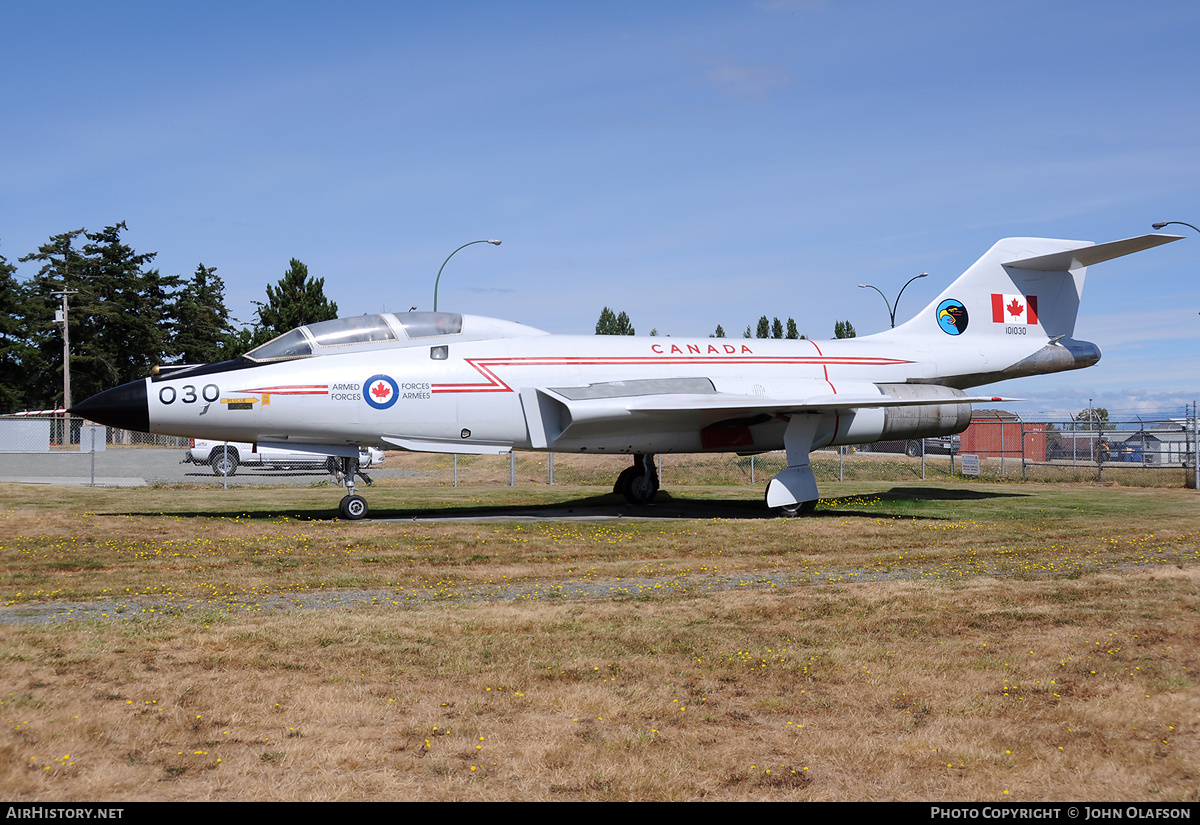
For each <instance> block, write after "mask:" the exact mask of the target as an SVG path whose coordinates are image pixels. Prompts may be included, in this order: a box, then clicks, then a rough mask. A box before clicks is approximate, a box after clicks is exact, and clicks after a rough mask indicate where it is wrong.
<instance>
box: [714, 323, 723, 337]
mask: <svg viewBox="0 0 1200 825" xmlns="http://www.w3.org/2000/svg"><path fill="white" fill-rule="evenodd" d="M710 337H712V338H724V337H725V328H724V327H722V326H721V325H720V324H717V331H716V332H714V333H713V334H712V335H711V336H710Z"/></svg>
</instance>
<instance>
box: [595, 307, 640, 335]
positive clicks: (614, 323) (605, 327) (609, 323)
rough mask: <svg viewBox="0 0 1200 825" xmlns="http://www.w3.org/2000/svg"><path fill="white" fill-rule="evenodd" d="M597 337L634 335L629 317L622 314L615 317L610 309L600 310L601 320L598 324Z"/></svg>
mask: <svg viewBox="0 0 1200 825" xmlns="http://www.w3.org/2000/svg"><path fill="white" fill-rule="evenodd" d="M596 334H597V335H633V326H632V325H631V324H630V323H629V316H628V315H626V314H625V313H624V312H622V313H621V314H620V315H614V314H613V311H612V310H611V309H609V308H608V307H605V308H604V309H602V310H600V320H599V321H597V322H596Z"/></svg>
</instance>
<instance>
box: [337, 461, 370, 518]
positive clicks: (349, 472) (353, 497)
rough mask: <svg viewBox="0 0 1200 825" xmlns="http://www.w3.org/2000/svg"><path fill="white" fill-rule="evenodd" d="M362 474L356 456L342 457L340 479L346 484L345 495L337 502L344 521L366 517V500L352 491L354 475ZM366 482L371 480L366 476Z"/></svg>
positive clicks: (368, 482)
mask: <svg viewBox="0 0 1200 825" xmlns="http://www.w3.org/2000/svg"><path fill="white" fill-rule="evenodd" d="M355 474H358V475H362V474H361V473H359V470H358V456H350V457H344V458H342V481H343V483H344V484H345V485H346V496H345V497H344V498H343V499H342V501H341V503H340V504H338V513H339V514H340V515H341V517H342V518H344V519H346V521H358V520H359V519H363V518H366V517H367V500H366V499H365V498H363V497H362V496H360V495H357V494H356V493H355V492H354V476H355ZM363 478H364V479H366V481H367V484H370V483H371V480H370V479H368V478H367V477H366V476H363Z"/></svg>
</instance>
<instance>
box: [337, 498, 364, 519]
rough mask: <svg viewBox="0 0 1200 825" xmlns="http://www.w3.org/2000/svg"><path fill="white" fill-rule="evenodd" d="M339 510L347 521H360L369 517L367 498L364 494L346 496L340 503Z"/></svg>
mask: <svg viewBox="0 0 1200 825" xmlns="http://www.w3.org/2000/svg"><path fill="white" fill-rule="evenodd" d="M338 512H339V513H341V515H342V518H344V519H346V520H347V521H358V520H359V519H360V518H366V517H367V500H366V499H365V498H363V497H362V496H346V497H345V498H343V499H342V503H341V504H339V505H338Z"/></svg>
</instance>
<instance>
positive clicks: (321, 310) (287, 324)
mask: <svg viewBox="0 0 1200 825" xmlns="http://www.w3.org/2000/svg"><path fill="white" fill-rule="evenodd" d="M254 303H255V306H257V307H258V311H257V315H258V324H257V328H256V329H255V331H254V344H255V346H258V345H259V344H264V343H266V342H267V341H270V340H271V339H272V338H275V337H276V336H279V335H283V333H285V332H290V331H291V330H293V329H295V328H296V327H302V326H304V325H305V324H315V323H318V322H320V321H332V320H333V319H334V318H337V314H338V308H337V304H335V303H333V302H332V301H330V300H329V299H328V298H326V297H325V279H324V278H309V277H308V267H307V266H305V265H304V264H303V263H301V262H300V261H298V260H296V259H295V258H292V260H291V263H290V264H289V266H288V269H287V271H286V272H284V273H283V277H282V278H280V279H279V283H278V284H277V285H276V286H274V287H272V286H271V285H270V284H267V300H266V303H261V302H259V301H255V302H254Z"/></svg>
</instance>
